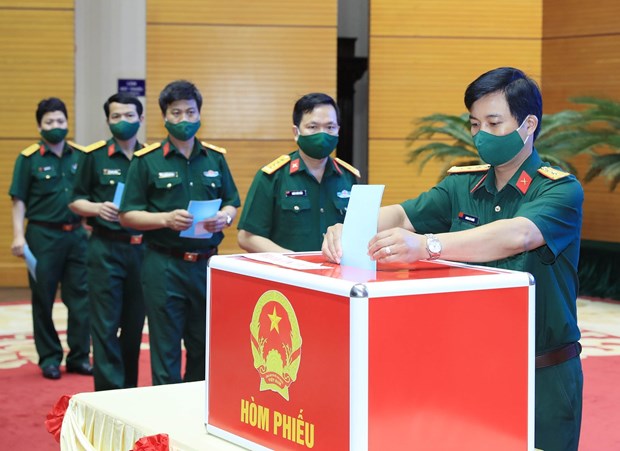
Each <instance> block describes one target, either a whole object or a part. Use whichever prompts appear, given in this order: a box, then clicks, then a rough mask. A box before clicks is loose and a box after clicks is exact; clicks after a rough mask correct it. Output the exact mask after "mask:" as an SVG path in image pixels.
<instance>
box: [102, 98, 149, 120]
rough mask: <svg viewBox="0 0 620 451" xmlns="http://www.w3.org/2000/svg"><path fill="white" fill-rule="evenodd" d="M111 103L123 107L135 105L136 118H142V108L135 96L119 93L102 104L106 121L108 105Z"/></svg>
mask: <svg viewBox="0 0 620 451" xmlns="http://www.w3.org/2000/svg"><path fill="white" fill-rule="evenodd" d="M111 103H122V104H124V105H135V106H136V111H137V113H138V116H142V111H144V108H143V106H142V102H140V100H138V98H137V97H136V96H132V95H131V94H127V93H126V92H119V93H116V94H114V95H113V96H110V98H109V99H108V100H107V101H106V103H104V104H103V111H104V112H105V117H106V119H109V118H110V104H111Z"/></svg>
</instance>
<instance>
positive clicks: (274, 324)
mask: <svg viewBox="0 0 620 451" xmlns="http://www.w3.org/2000/svg"><path fill="white" fill-rule="evenodd" d="M267 316H268V317H269V319H270V320H271V326H270V327H269V332H271V331H272V330H274V329H275V330H276V332H277V333H280V328H279V327H278V323H280V320H281V319H282V317H280V316H278V314H277V313H276V306H275V305H274V306H273V313H268V314H267Z"/></svg>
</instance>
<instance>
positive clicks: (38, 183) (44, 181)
mask: <svg viewBox="0 0 620 451" xmlns="http://www.w3.org/2000/svg"><path fill="white" fill-rule="evenodd" d="M59 188H60V177H59V176H58V172H56V169H54V168H51V169H49V170H47V171H37V172H35V173H34V181H33V183H32V194H35V195H39V196H44V195H46V194H51V193H54V192H56V191H58V189H59Z"/></svg>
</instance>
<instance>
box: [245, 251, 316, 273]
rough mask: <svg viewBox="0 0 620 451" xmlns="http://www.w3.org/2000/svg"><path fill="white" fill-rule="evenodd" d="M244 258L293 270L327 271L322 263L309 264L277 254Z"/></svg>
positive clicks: (251, 255) (265, 253) (259, 254)
mask: <svg viewBox="0 0 620 451" xmlns="http://www.w3.org/2000/svg"><path fill="white" fill-rule="evenodd" d="M243 257H245V258H249V259H250V260H257V261H259V262H265V263H271V264H273V265H278V266H284V267H285V268H291V269H325V268H326V267H325V266H323V265H321V264H320V263H312V262H307V261H305V260H298V259H296V258H291V257H287V256H286V255H283V254H279V253H277V252H259V253H256V254H243Z"/></svg>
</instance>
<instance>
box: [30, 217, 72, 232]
mask: <svg viewBox="0 0 620 451" xmlns="http://www.w3.org/2000/svg"><path fill="white" fill-rule="evenodd" d="M28 224H34V225H38V226H41V227H45V228H48V229H54V230H62V231H63V232H73V231H74V230H75V229H79V228H80V227H82V223H81V222H71V223H69V224H63V223H61V222H45V221H36V220H28Z"/></svg>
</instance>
